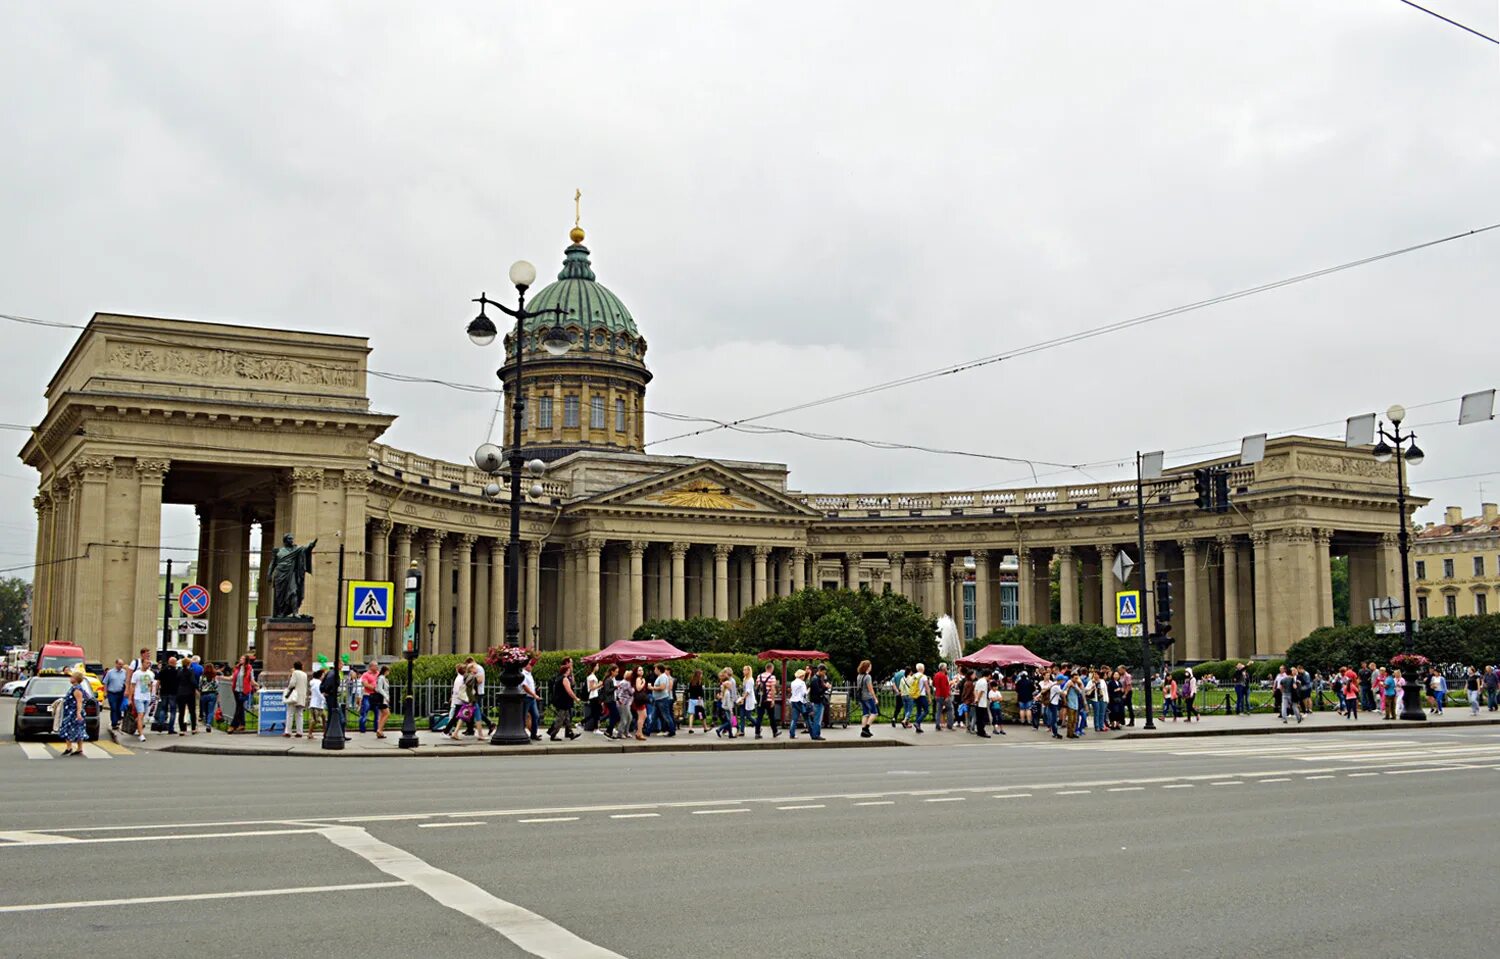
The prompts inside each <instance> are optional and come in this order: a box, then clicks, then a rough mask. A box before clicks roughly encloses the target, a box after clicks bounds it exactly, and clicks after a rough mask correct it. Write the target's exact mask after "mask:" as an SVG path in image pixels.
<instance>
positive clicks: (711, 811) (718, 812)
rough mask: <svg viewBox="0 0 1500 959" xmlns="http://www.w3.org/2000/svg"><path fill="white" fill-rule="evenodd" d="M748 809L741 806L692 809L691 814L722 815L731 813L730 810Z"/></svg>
mask: <svg viewBox="0 0 1500 959" xmlns="http://www.w3.org/2000/svg"><path fill="white" fill-rule="evenodd" d="M749 811H750V810H748V809H743V808H741V809H694V810H693V815H694V816H722V815H723V814H725V813H731V812H749Z"/></svg>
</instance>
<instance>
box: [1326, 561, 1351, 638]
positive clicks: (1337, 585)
mask: <svg viewBox="0 0 1500 959" xmlns="http://www.w3.org/2000/svg"><path fill="white" fill-rule="evenodd" d="M1328 572H1329V576H1330V580H1329V581H1330V582H1331V583H1332V584H1333V625H1335V626H1348V625H1349V557H1347V556H1335V557H1333V559H1331V560H1330V561H1329V563H1328Z"/></svg>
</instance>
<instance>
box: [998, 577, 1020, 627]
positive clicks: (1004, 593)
mask: <svg viewBox="0 0 1500 959" xmlns="http://www.w3.org/2000/svg"><path fill="white" fill-rule="evenodd" d="M1020 622H1021V587H1020V586H1019V585H1018V584H1016V583H1013V582H1012V583H1007V582H1001V583H1000V625H1001V626H1015V625H1016V624H1018V623H1020Z"/></svg>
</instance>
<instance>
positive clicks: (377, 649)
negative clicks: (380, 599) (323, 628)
mask: <svg viewBox="0 0 1500 959" xmlns="http://www.w3.org/2000/svg"><path fill="white" fill-rule="evenodd" d="M391 526H392V524H391V521H390V520H388V519H372V520H370V521H369V523H367V524H366V534H365V536H366V538H367V539H368V540H369V553H370V561H369V564H368V565H367V567H366V569H365V572H366V573H367V574H368V575H369V578H370V579H373V580H377V581H378V580H386V579H388V580H390V581H391V582H392V583H393V584H394V590H393V592H392V594H391V596H392V605H394V606H395V607H396V608H397V609H398V610H399V609H400V608H401V603H400V596H401V583H400V582H399V580H400V578H401V576H404V575H405V574H406V571H405V569H403V570H402V572H401V576H393V575H392V573H391V552H390V551H391ZM364 634H365V635H366V636H368V637H369V650H370V654H371V655H372V656H373V655H377V654H385V653H388V652H390V649H391V648H390V647H387V646H386V639H387V637H388V636H389V630H384V629H367V630H364Z"/></svg>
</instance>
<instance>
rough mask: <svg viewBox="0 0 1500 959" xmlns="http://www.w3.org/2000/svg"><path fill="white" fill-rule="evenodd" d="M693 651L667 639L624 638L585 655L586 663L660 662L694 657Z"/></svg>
mask: <svg viewBox="0 0 1500 959" xmlns="http://www.w3.org/2000/svg"><path fill="white" fill-rule="evenodd" d="M692 658H694V654H693V653H685V652H683V651H682V650H680V649H678V648H677V647H676V646H673V645H672V644H671V643H669V642H667V641H666V640H665V639H622V640H619V641H617V642H613V643H610V644H609V645H608V646H606V647H604V648H603V649H601V650H599V651H598V652H597V653H594V654H593V655H591V656H585V657H583V661H584V662H585V663H589V664H590V665H592V664H594V663H660V662H664V661H666V660H669V659H692Z"/></svg>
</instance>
